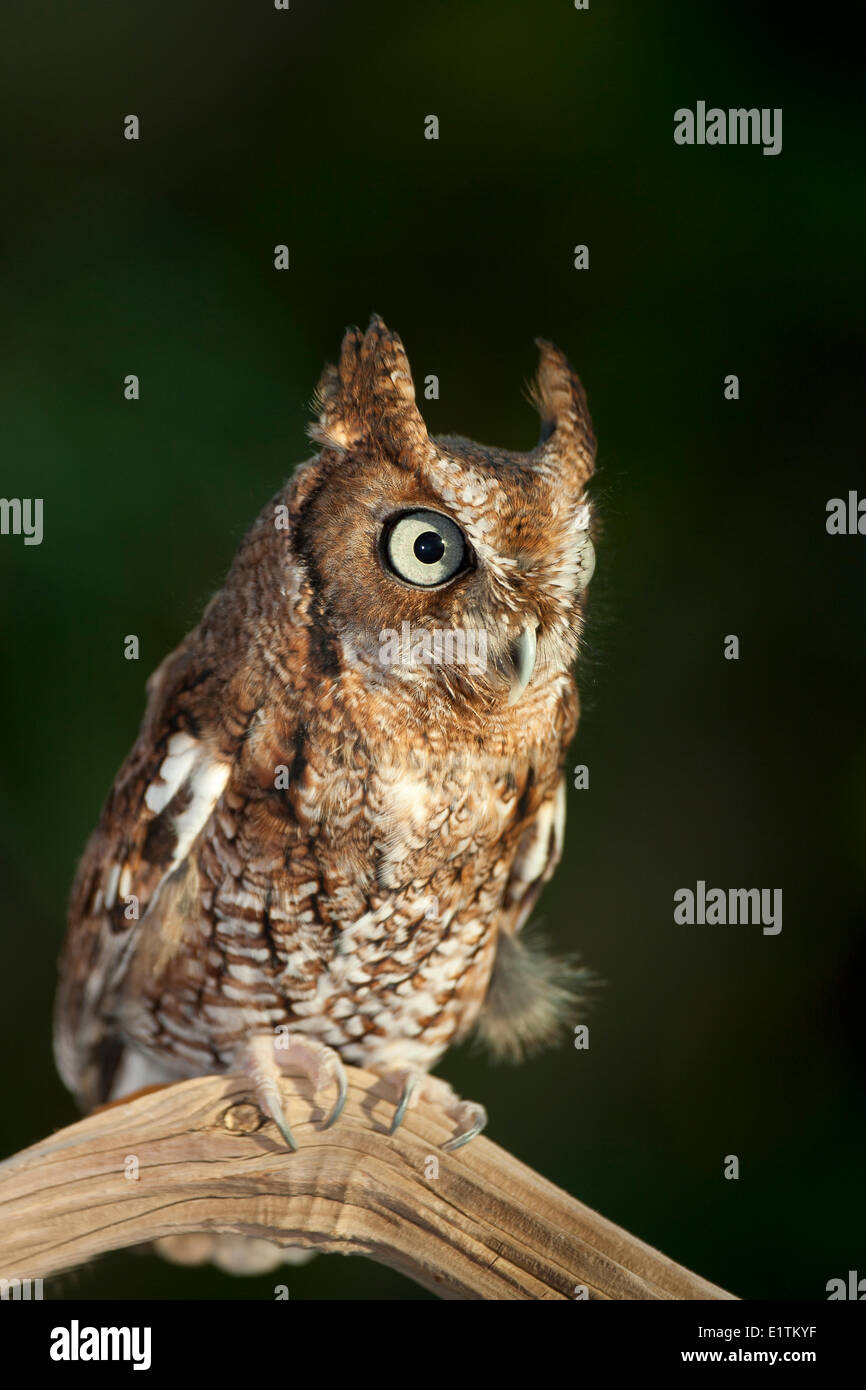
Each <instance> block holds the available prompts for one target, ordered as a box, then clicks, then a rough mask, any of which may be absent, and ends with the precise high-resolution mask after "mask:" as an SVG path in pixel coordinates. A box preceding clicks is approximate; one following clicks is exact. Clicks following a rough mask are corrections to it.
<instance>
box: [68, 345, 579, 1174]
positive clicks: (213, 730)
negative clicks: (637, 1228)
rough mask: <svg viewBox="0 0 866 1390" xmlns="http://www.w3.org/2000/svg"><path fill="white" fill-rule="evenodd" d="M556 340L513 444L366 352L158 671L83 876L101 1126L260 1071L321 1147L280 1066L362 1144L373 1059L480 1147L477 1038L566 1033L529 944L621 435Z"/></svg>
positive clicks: (343, 361) (82, 1071)
mask: <svg viewBox="0 0 866 1390" xmlns="http://www.w3.org/2000/svg"><path fill="white" fill-rule="evenodd" d="M538 347H539V351H540V363H539V368H538V375H537V379H536V382H535V384H534V386H533V387H532V390H531V397H532V400H533V403H534V405H535V406H536V408H537V410H538V412H539V414H540V417H541V435H540V441H539V443H538V445H537V447H536V448H535V449H533V450H532V451H531V452H530V453H522V454H521V453H508V452H505V451H504V450H500V449H496V448H488V447H486V446H482V445H480V444H475V443H472V442H471V441H470V440H468V439H465V438H462V437H459V436H443V437H436V438H433V437H431V436H430V435H428V433H427V430H426V428H425V425H424V421H423V419H422V417H421V414H420V411H419V409H418V406H417V404H416V401H415V390H414V387H413V383H412V376H411V373H410V369H409V363H408V360H407V357H406V354H405V351H404V348H403V345H402V343H401V341H400V339H399V337H397V335H396V334H393V333H390V332H389V331H388V330H387V328H386V327H385V325H384V323H383V322H382V321H381V319H379V318H378V317H374V318H373V319H372V321H371V323H370V326H369V328H368V329H367V331H366V332H365V333H361V332H360V331H359V330H358V329H354V328H353V329H349V330H348V331H347V333H346V335H345V337H344V339H343V343H342V349H341V354H340V358H339V363H338V365H337V366H336V367H333V366H332V367H327V368H326V369H325V371H324V374H323V376H322V378H321V381H320V383H319V387H318V391H317V395H316V411H317V417H318V418H317V420H316V422H315V423H314V424H313V425H312V426H311V428H310V431H309V433H310V435H311V437H312V439H313V440H314V441H315V444H316V445H317V446H318V453H317V454H316V456H315V457H314V458H312V459H311V460H310V461H308V462H306V463H304V464H302V465H300V466H299V467H298V468H297V469H296V470H295V472H294V474H293V476H292V478H291V480H290V482H289V483H288V484H287V485H286V486H285V487H284V488H283V489H281V490H280V491H279V492H278V493H277V494H276V496H275V497H274V498H272V500H271V501H270V502H268V504H267V505H266V506H265V508H264V510H263V511H262V512H261V514H260V515H259V517H258V519H257V520H256V521H255V523H254V524H253V526H252V529H251V530H250V531H249V533H248V534H247V536H246V538H245V539H244V541H243V543H242V544H241V547H240V550H239V552H238V554H237V556H236V558H235V560H234V563H233V565H232V567H231V570H230V572H229V575H228V578H227V580H226V582H225V586H224V587H223V588H222V590H221V591H220V592H219V593H217V594H216V596H215V597H214V598H212V599H211V601H210V603H209V604H208V606H207V608H206V610H205V613H204V616H203V617H202V620H201V622H200V623H199V625H198V627H197V628H196V629H195V630H194V631H193V632H191V633H190V634H189V635H188V636H187V637H186V638H185V639H184V640H183V641H182V642H181V644H180V646H179V647H177V649H176V650H175V651H174V652H172V653H171V654H170V655H169V656H167V657H166V658H165V659H164V661H163V662H162V664H161V665H160V666H159V667H158V668H157V670H156V671H155V672H154V673H153V675H152V676H151V677H150V679H149V680H148V682H147V695H148V700H147V708H146V712H145V715H144V720H143V723H142V727H141V731H140V734H139V736H138V740H137V742H136V743H135V745H134V747H133V749H132V751H131V753H130V754H129V756H128V758H127V760H126V762H125V763H124V764H123V766H122V768H121V769H120V772H119V773H118V775H117V779H116V781H115V783H114V786H113V788H112V790H111V792H110V794H109V796H108V799H107V801H106V804H105V806H104V809H103V811H102V815H101V818H100V821H99V824H98V826H97V828H96V830H95V832H94V834H93V836H92V838H91V840H90V843H89V844H88V846H87V848H86V850H85V853H84V856H83V858H82V861H81V864H80V866H79V869H78V873H77V877H76V880H75V884H74V887H73V890H72V895H71V903H70V911H69V924H68V934H67V938H66V943H65V946H64V950H63V954H62V958H61V962H60V985H59V990H58V996H57V1005H56V1020H55V1053H56V1060H57V1065H58V1068H59V1070H60V1073H61V1075H62V1077H63V1080H64V1082H65V1083H66V1084H67V1086H69V1088H70V1089H71V1090H72V1091H73V1092H74V1093H75V1095H76V1097H77V1098H78V1101H79V1102H80V1104H81V1105H82V1106H83V1107H84V1108H86V1109H87V1108H91V1107H93V1106H95V1105H97V1104H99V1103H102V1102H105V1101H106V1100H111V1099H117V1098H119V1097H121V1096H123V1095H126V1094H128V1093H130V1092H132V1091H134V1090H137V1089H138V1088H140V1087H141V1086H144V1085H148V1084H153V1083H155V1082H165V1081H170V1080H172V1079H178V1078H183V1077H190V1076H197V1075H201V1074H206V1073H212V1072H233V1073H236V1072H240V1073H244V1074H246V1075H247V1077H248V1079H249V1082H250V1086H251V1088H253V1089H254V1091H255V1093H256V1095H257V1098H258V1101H259V1103H260V1106H261V1108H262V1109H263V1111H264V1112H265V1114H266V1115H267V1116H268V1117H269V1118H270V1119H271V1120H272V1121H273V1122H274V1124H275V1125H276V1127H277V1129H278V1130H279V1131H280V1133H281V1135H282V1137H283V1140H284V1141H285V1143H286V1144H287V1145H288V1146H289V1147H290V1148H294V1147H295V1140H294V1136H293V1135H292V1133H291V1130H290V1128H289V1125H288V1123H287V1119H286V1116H285V1113H284V1111H283V1107H282V1104H281V1101H280V1092H279V1086H278V1081H279V1077H280V1072H281V1069H283V1068H287V1069H289V1070H291V1071H293V1072H298V1071H300V1072H301V1073H302V1074H306V1075H307V1076H308V1077H309V1078H310V1081H311V1084H312V1086H313V1089H314V1092H315V1093H316V1094H317V1095H319V1094H321V1095H322V1096H323V1098H326V1099H327V1107H326V1108H327V1110H328V1112H329V1113H328V1116H327V1119H326V1121H325V1123H326V1124H333V1123H334V1122H335V1121H336V1120H337V1119H338V1117H339V1113H340V1109H341V1107H342V1104H343V1100H344V1097H345V1094H346V1077H345V1071H344V1063H346V1062H348V1063H350V1064H355V1065H357V1066H360V1067H365V1068H367V1069H369V1070H371V1071H373V1072H375V1073H377V1074H379V1075H380V1076H381V1077H382V1078H384V1079H386V1080H387V1081H388V1082H389V1083H390V1084H391V1087H392V1088H393V1096H394V1104H395V1110H394V1122H393V1127H392V1128H394V1129H396V1127H397V1126H398V1125H399V1124H400V1122H401V1121H402V1119H403V1117H404V1115H405V1112H406V1108H407V1106H409V1105H410V1104H413V1103H415V1102H416V1101H417V1100H418V1099H419V1098H421V1097H426V1098H430V1099H434V1100H436V1101H438V1102H439V1103H441V1104H443V1105H444V1107H445V1109H446V1112H447V1114H448V1116H449V1117H450V1119H451V1121H452V1123H453V1137H452V1138H451V1139H450V1140H449V1142H448V1144H447V1145H446V1147H447V1148H450V1149H455V1148H458V1147H459V1146H460V1145H461V1144H464V1143H466V1142H468V1141H469V1140H470V1139H471V1138H472V1137H474V1136H475V1135H476V1134H477V1133H478V1132H479V1131H480V1130H481V1129H482V1127H483V1125H484V1123H485V1118H486V1117H485V1113H484V1110H483V1108H482V1106H480V1105H478V1104H475V1103H473V1102H470V1101H465V1100H461V1099H460V1098H459V1097H457V1096H456V1095H455V1094H454V1092H453V1091H452V1090H451V1088H450V1087H449V1086H448V1085H447V1083H446V1082H445V1081H444V1080H442V1079H441V1078H437V1077H433V1076H431V1075H430V1072H431V1069H432V1068H433V1067H435V1066H436V1064H437V1063H438V1062H439V1060H440V1059H441V1058H442V1056H443V1054H444V1053H445V1052H446V1050H447V1049H448V1047H449V1046H450V1045H451V1043H453V1042H455V1041H457V1040H459V1039H461V1038H464V1037H466V1035H467V1034H469V1033H470V1032H471V1031H472V1030H473V1029H477V1030H478V1032H479V1033H480V1035H481V1037H482V1038H483V1039H484V1040H485V1041H486V1042H487V1043H488V1044H489V1045H490V1047H491V1048H492V1050H493V1051H494V1053H496V1054H499V1055H503V1056H510V1057H516V1056H519V1055H520V1054H521V1053H522V1052H523V1051H525V1050H527V1049H532V1048H534V1047H535V1046H537V1045H540V1044H542V1043H544V1042H546V1041H548V1040H550V1039H551V1038H552V1037H553V1036H554V1035H555V1033H556V1032H557V1031H558V1028H559V1026H560V1025H561V1023H562V1021H563V1016H564V1013H565V1011H566V1010H568V1008H569V1007H570V1001H571V999H572V992H571V986H570V984H569V981H568V978H567V972H566V971H565V970H564V968H563V964H562V963H561V962H557V961H556V960H553V959H551V958H548V957H547V956H546V955H545V954H544V953H542V952H541V951H540V949H539V948H538V947H537V946H534V945H531V944H527V939H526V938H525V937H524V936H522V935H521V929H522V927H523V925H524V923H525V922H526V919H527V917H528V916H529V914H530V913H531V911H532V909H533V906H534V904H535V902H536V900H537V898H538V896H539V893H540V892H541V889H542V887H543V885H544V884H545V883H546V882H547V880H548V879H549V878H550V877H551V874H552V873H553V870H554V868H555V866H556V864H557V861H558V860H559V857H560V854H561V852H562V843H563V827H564V820H565V803H566V797H565V782H564V778H563V763H564V759H565V755H566V751H567V746H568V744H569V742H570V740H571V738H572V736H573V734H574V731H575V728H576V723H577V716H578V698H577V691H576V688H575V683H574V680H573V678H572V668H573V667H574V664H575V661H576V657H577V654H578V647H579V643H580V639H581V633H582V627H583V619H584V605H585V597H586V586H587V583H588V581H589V578H590V576H591V574H592V570H593V565H594V550H593V542H592V530H593V522H592V511H591V507H590V503H589V500H588V498H587V495H586V487H587V483H588V481H589V479H590V477H591V475H592V472H593V466H594V458H595V439H594V435H593V429H592V424H591V422H590V418H589V413H588V410H587V405H586V398H585V395H584V391H583V388H582V386H581V384H580V382H579V380H578V378H577V376H576V375H575V373H574V371H573V370H572V368H571V366H570V365H569V363H568V361H567V359H566V358H565V357H564V356H563V354H562V353H561V352H560V351H558V350H557V348H555V347H554V346H553V345H552V344H550V343H548V342H545V341H541V340H539V342H538Z"/></svg>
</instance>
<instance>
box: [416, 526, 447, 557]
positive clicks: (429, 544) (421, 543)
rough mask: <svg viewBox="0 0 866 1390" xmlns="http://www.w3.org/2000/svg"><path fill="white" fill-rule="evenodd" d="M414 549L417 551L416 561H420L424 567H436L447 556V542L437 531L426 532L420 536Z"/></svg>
mask: <svg viewBox="0 0 866 1390" xmlns="http://www.w3.org/2000/svg"><path fill="white" fill-rule="evenodd" d="M412 549H413V550H414V551H415V558H416V560H420V561H421V564H422V565H435V564H436V561H437V560H441V559H442V556H443V555H444V554H445V542H444V541H443V539H442V537H441V536H438V535H437V534H436V532H435V531H424V532H422V534H421V535H420V536H418V538H417V539H416V541H415V544H414V546H413V547H412Z"/></svg>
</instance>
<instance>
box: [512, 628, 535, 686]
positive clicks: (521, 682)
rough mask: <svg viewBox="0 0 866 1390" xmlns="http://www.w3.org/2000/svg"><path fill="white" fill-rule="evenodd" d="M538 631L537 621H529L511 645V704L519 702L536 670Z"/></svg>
mask: <svg viewBox="0 0 866 1390" xmlns="http://www.w3.org/2000/svg"><path fill="white" fill-rule="evenodd" d="M536 631H537V629H536V625H535V623H527V624H526V626H525V627H524V629H523V631H522V632H521V634H520V636H519V637H518V638H516V639H515V641H513V642H512V643H511V644H510V645H509V648H508V655H509V659H510V661H511V668H512V675H511V690H510V691H509V694H508V703H509V705H515V704H516V703H517V701H518V700H519V699H520V697H521V695H522V694H523V692H524V690H525V689H526V687H527V686H528V684H529V682H530V681H531V680H532V673H533V671H534V670H535V651H536V638H535V634H536Z"/></svg>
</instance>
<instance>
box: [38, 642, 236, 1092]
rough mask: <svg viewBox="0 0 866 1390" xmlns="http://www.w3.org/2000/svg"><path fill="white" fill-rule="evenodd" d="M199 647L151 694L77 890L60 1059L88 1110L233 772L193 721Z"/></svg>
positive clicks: (218, 745)
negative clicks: (130, 970)
mask: <svg viewBox="0 0 866 1390" xmlns="http://www.w3.org/2000/svg"><path fill="white" fill-rule="evenodd" d="M194 639H195V634H194V633H193V634H190V636H189V637H187V638H186V639H185V641H184V642H183V643H182V644H181V645H180V647H178V648H177V649H176V650H175V651H174V652H172V653H171V655H170V656H168V657H166V659H165V660H164V661H163V662H162V664H161V665H160V666H159V667H158V668H157V670H156V671H155V672H154V673H153V675H152V676H151V677H150V679H149V680H148V682H147V691H148V703H147V709H146V712H145V716H144V721H143V724H142V728H141V732H140V734H139V737H138V740H137V742H136V743H135V745H134V747H133V749H132V751H131V753H130V755H129V757H128V758H127V760H126V762H125V763H124V765H123V767H122V768H121V770H120V772H119V774H118V776H117V779H116V781H115V784H114V786H113V788H112V791H111V793H110V795H109V797H108V800H107V801H106V803H105V806H104V808H103V811H102V815H101V817H100V821H99V825H98V827H97V829H96V831H95V832H94V835H93V836H92V838H91V840H90V842H89V844H88V846H87V849H86V850H85V853H84V856H83V858H82V860H81V863H80V865H79V868H78V873H77V875H76V879H75V883H74V885H73V890H72V895H71V900H70V908H69V928H68V934H67V938H66V943H65V946H64V950H63V955H62V958H61V964H60V986H59V990H58V995H57V1002H56V1007H55V1029H54V1051H55V1059H56V1062H57V1067H58V1070H59V1072H60V1074H61V1076H62V1077H63V1080H64V1081H65V1083H66V1085H67V1086H69V1088H70V1089H71V1090H72V1091H74V1092H75V1093H76V1094H77V1095H78V1097H79V1099H80V1100H81V1101H82V1102H83V1103H84V1104H86V1105H92V1104H94V1103H96V1102H97V1101H100V1100H104V1099H105V1098H106V1096H107V1094H108V1091H109V1088H110V1084H111V1078H112V1076H113V1074H114V1072H115V1070H116V1068H117V1066H118V1064H119V1061H120V1059H121V1054H122V1050H123V1045H122V1042H121V1041H120V1039H119V1037H118V1036H117V1035H116V1034H115V1033H114V1032H113V1030H112V1027H111V1019H110V1009H111V997H112V990H113V986H114V983H115V981H116V980H118V978H120V977H121V976H122V975H123V972H124V970H125V968H126V966H127V965H128V962H129V959H130V956H131V954H132V953H133V952H134V951H135V950H136V949H137V946H138V945H139V944H140V941H141V937H142V934H144V933H149V932H154V931H158V930H160V928H161V927H164V925H165V924H164V921H163V918H164V917H165V916H166V914H167V912H168V910H169V908H170V907H173V908H174V909H175V915H177V912H176V909H177V906H178V898H179V895H180V896H181V897H183V896H184V889H185V888H187V889H188V888H189V885H188V882H187V880H188V875H189V872H190V870H191V869H192V868H193V867H194V866H193V863H192V860H191V859H190V850H191V848H192V846H193V844H194V843H195V841H196V839H197V837H198V836H199V834H200V833H201V831H202V830H203V828H204V826H205V825H206V824H207V822H208V820H209V818H210V817H211V815H212V813H213V810H214V808H215V806H216V804H217V802H218V800H219V798H220V796H221V794H222V792H223V789H224V787H225V785H226V782H227V781H228V778H229V775H230V773H231V770H232V754H231V751H230V749H229V748H228V747H227V745H226V741H225V739H224V738H223V740H222V741H220V739H219V737H218V736H217V734H216V731H207V732H205V731H203V729H202V727H201V726H200V724H199V721H198V720H197V719H196V718H195V717H194V714H193V713H192V711H193V709H194V707H195V698H194V697H195V692H196V690H197V688H198V687H199V686H200V685H201V683H202V678H203V673H202V671H201V666H200V662H199V661H198V660H197V658H196V649H195V641H194ZM193 730H194V732H193ZM196 872H197V871H196ZM196 886H197V885H196Z"/></svg>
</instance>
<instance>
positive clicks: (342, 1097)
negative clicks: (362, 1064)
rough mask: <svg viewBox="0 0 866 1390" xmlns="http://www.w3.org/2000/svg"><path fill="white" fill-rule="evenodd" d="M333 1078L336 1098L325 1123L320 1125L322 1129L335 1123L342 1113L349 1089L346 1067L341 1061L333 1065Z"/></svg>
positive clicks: (328, 1127)
mask: <svg viewBox="0 0 866 1390" xmlns="http://www.w3.org/2000/svg"><path fill="white" fill-rule="evenodd" d="M334 1080H335V1081H336V1083H337V1099H336V1102H335V1104H334V1108H333V1110H332V1111H331V1113H330V1115H329V1116H328V1118H327V1120H326V1121H325V1123H324V1124H323V1125H322V1128H323V1129H330V1128H331V1125H333V1124H336V1122H337V1120H339V1118H340V1116H341V1115H342V1113H343V1106H344V1105H345V1104H346V1096H347V1094H348V1091H349V1083H348V1082H347V1080H346V1069H345V1067H344V1066H343V1063H342V1062H340V1063H339V1065H338V1066H335V1068H334Z"/></svg>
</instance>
